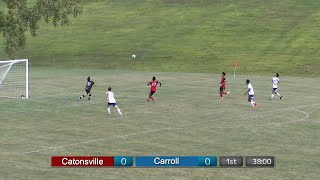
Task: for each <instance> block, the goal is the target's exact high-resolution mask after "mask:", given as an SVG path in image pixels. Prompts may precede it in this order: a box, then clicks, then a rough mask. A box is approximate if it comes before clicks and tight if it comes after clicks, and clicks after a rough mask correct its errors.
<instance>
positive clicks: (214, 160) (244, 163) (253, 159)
mask: <svg viewBox="0 0 320 180" xmlns="http://www.w3.org/2000/svg"><path fill="white" fill-rule="evenodd" d="M51 166H52V167H60V168H61V167H62V168H63V167H69V168H72V167H82V168H83V167H115V168H117V167H120V168H121V167H122V168H125V167H127V168H215V167H221V168H234V167H238V168H246V167H248V168H250V167H256V168H273V167H274V166H275V157H274V156H219V157H218V156H52V157H51Z"/></svg>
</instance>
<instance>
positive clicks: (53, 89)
mask: <svg viewBox="0 0 320 180" xmlns="http://www.w3.org/2000/svg"><path fill="white" fill-rule="evenodd" d="M30 73H31V74H30V99H28V100H20V99H6V98H1V99H0V109H1V111H0V112H1V116H0V120H1V126H0V144H1V146H0V155H1V157H0V159H1V160H0V174H1V175H2V177H0V179H53V178H54V179H58V178H59V179H88V178H92V179H318V178H319V174H320V168H319V167H320V140H319V137H320V131H319V129H320V112H319V110H320V102H319V92H320V85H319V82H320V79H319V78H302V77H286V76H281V75H282V74H280V79H281V84H280V87H279V92H280V93H281V94H282V95H283V99H282V100H279V99H278V97H276V98H275V99H274V100H272V101H270V100H268V98H269V97H270V94H271V88H272V86H271V78H272V74H270V76H253V75H250V76H246V75H239V76H237V78H236V79H233V77H232V76H230V75H227V83H228V84H227V89H228V91H230V92H231V95H228V96H225V99H224V101H220V99H219V96H218V90H219V89H218V83H219V80H220V75H219V74H196V73H148V72H133V71H120V70H119V71H110V70H96V69H95V70H93V69H91V70H90V69H85V70H83V69H45V68H31V69H30ZM88 75H90V76H92V77H93V80H94V81H95V82H96V84H97V87H94V88H93V91H92V92H93V96H92V100H91V101H88V100H87V98H85V99H84V100H82V101H78V97H79V96H80V95H81V94H82V93H83V91H84V86H85V80H86V77H87V76H88ZM152 76H156V77H157V78H158V80H160V81H161V82H162V85H163V86H162V87H161V88H158V91H157V93H156V94H155V97H156V99H157V101H156V103H153V102H147V101H146V99H147V93H148V92H149V88H148V87H147V81H149V80H151V78H152ZM247 78H249V79H250V80H251V82H252V85H253V86H254V89H255V94H256V95H255V100H256V102H257V104H258V106H257V109H256V110H253V109H252V107H251V105H250V104H249V102H247V96H245V95H243V93H244V92H245V91H246V85H245V80H246V79H247ZM109 86H111V87H112V88H113V91H114V93H115V96H116V100H117V102H118V105H119V107H120V109H121V110H122V111H123V117H120V116H119V115H118V113H117V112H116V110H115V109H111V111H112V115H111V116H110V115H107V110H106V97H105V91H106V89H107V88H108V87H109ZM53 155H72V156H75V155H99V156H107V155H111V156H114V155H129V156H136V155H216V156H223V155H240V156H251V155H272V156H275V157H276V166H275V168H210V169H209V168H193V169H189V168H180V169H179V168H167V169H164V168H162V169H160V168H157V169H150V168H144V169H143V168H142V169H140V168H118V169H117V168H85V169H84V168H51V166H50V157H51V156H53Z"/></svg>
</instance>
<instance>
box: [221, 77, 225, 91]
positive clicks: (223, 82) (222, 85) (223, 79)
mask: <svg viewBox="0 0 320 180" xmlns="http://www.w3.org/2000/svg"><path fill="white" fill-rule="evenodd" d="M220 87H223V88H226V78H225V77H224V76H221V82H220Z"/></svg>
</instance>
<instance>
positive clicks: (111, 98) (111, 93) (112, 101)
mask: <svg viewBox="0 0 320 180" xmlns="http://www.w3.org/2000/svg"><path fill="white" fill-rule="evenodd" d="M106 95H107V97H108V103H117V102H116V99H115V98H114V94H113V92H112V91H107V92H106Z"/></svg>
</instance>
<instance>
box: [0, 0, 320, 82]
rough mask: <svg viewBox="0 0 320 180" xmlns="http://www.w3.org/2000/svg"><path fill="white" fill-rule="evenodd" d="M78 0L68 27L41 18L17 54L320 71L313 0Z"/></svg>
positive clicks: (62, 62) (109, 62)
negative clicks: (235, 62) (133, 57)
mask: <svg viewBox="0 0 320 180" xmlns="http://www.w3.org/2000/svg"><path fill="white" fill-rule="evenodd" d="M29 2H32V1H29ZM82 4H83V7H84V13H83V14H82V15H81V16H79V17H78V18H76V19H73V20H72V24H71V25H70V26H69V27H58V28H54V27H52V26H51V25H47V24H42V26H41V29H40V31H39V36H38V37H36V38H32V37H28V45H27V47H26V48H25V50H24V51H23V52H21V53H20V54H19V55H18V57H20V58H29V59H31V62H32V65H33V66H50V67H78V68H79V67H85V68H88V67H90V68H103V69H126V70H138V71H152V70H154V71H170V72H210V73H212V72H215V73H218V72H219V73H220V72H221V71H232V68H233V67H232V62H233V60H234V59H237V60H238V64H239V68H238V70H239V71H240V72H241V73H242V74H264V75H266V74H270V73H272V72H275V71H279V72H280V73H282V74H287V75H295V76H319V75H320V73H319V72H320V61H319V56H320V52H319V49H320V45H319V43H318V42H319V41H320V35H319V26H318V24H320V13H319V8H320V1H318V0H295V1H292V0H283V1H278V0H268V1H263V0H245V1H235V0H224V1H222V0H214V1H213V0H193V1H191V0H154V1H147V0H130V1H128V0H118V1H114V0H105V1H84V2H83V3H82ZM2 44H3V43H2V39H0V49H3V45H2ZM133 53H135V54H137V55H138V58H137V59H136V60H135V61H132V60H131V54H133ZM0 56H1V57H2V59H6V58H8V57H6V55H5V54H4V53H3V51H0Z"/></svg>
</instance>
